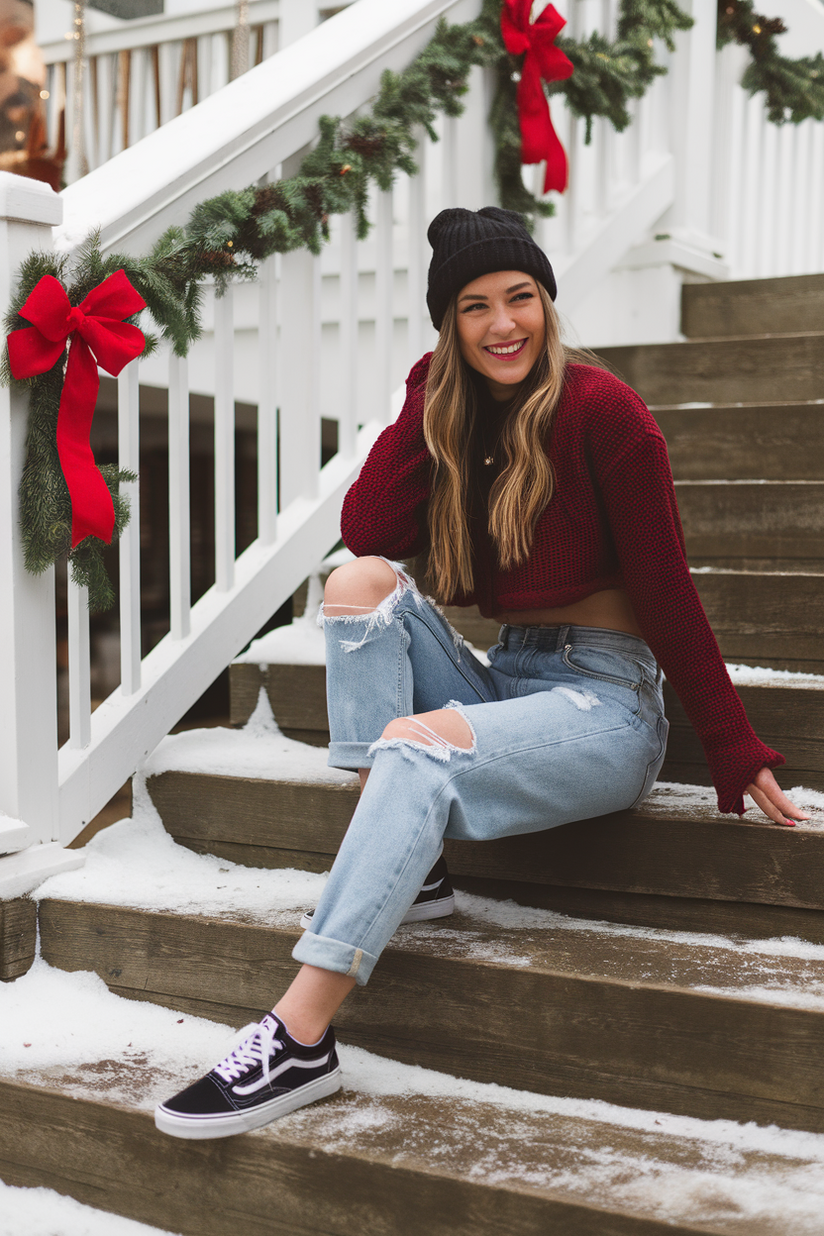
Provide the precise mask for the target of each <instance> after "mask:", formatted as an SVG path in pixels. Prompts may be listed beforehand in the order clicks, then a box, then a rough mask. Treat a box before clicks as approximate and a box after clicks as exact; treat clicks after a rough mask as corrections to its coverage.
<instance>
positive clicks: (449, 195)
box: [441, 116, 463, 208]
mask: <svg viewBox="0 0 824 1236" xmlns="http://www.w3.org/2000/svg"><path fill="white" fill-rule="evenodd" d="M441 177H442V180H441V191H442V193H443V206H444V208H445V207H447V206H462V205H463V203H462V202H459V201H458V127H457V120H456V118H455V117H454V116H444V118H443V136H442V138H441Z"/></svg>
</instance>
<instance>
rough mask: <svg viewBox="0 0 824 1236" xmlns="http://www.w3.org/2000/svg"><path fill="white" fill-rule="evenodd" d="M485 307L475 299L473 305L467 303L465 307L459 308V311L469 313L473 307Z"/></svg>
mask: <svg viewBox="0 0 824 1236" xmlns="http://www.w3.org/2000/svg"><path fill="white" fill-rule="evenodd" d="M485 308H486V305H485V303H484V302H483V301H480V300H479V301H476V302H475V304H474V305H467V306H466V308H465V309H462V310H461V313H471V312H472V310H473V309H485Z"/></svg>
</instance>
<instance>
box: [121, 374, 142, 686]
mask: <svg viewBox="0 0 824 1236" xmlns="http://www.w3.org/2000/svg"><path fill="white" fill-rule="evenodd" d="M138 383H139V372H138V362H137V361H132V363H131V364H130V365H127V366H126V368H125V369H124V370H123V372H122V373H121V374H120V376H119V377H118V379H117V443H118V463H119V464H120V467H121V468H126V469H128V470H129V471H131V472H137V471H138V470H139V468H140V413H139V385H138ZM120 488H121V493H123V494H124V495H125V496H126V497H127V498H128V499H129V505H130V507H131V519H130V520H129V523H128V526H127V527H126V529H125V530H124V532H123V534H122V536H121V538H120V689H121V691H122V692H123V694H124V695H134V693H135V691H139V690H140V487H139V484H138V482H137V481H127V482H124V483H123V484H122V485H121V487H120Z"/></svg>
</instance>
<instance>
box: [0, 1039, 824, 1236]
mask: <svg viewBox="0 0 824 1236" xmlns="http://www.w3.org/2000/svg"><path fill="white" fill-rule="evenodd" d="M342 1056H343V1061H344V1076H345V1077H346V1065H347V1055H346V1051H345V1049H344V1051H343V1052H342ZM350 1059H351V1057H350ZM112 1063H113V1062H111V1061H102V1062H98V1061H90V1062H89V1063H88V1064H87V1065H86V1066H85V1067H82V1068H80V1069H75V1070H72V1071H71V1072H69V1073H67V1074H66V1075H64V1076H63V1077H61V1078H60V1079H59V1089H57V1088H55V1081H56V1079H55V1078H54V1077H53V1076H51V1075H50V1074H49V1073H45V1074H44V1073H40V1074H36V1073H35V1074H32V1075H30V1076H29V1077H27V1078H26V1079H25V1080H22V1079H14V1078H2V1079H0V1094H1V1095H2V1102H3V1110H4V1120H3V1123H2V1130H1V1131H0V1157H2V1160H3V1163H4V1175H6V1176H7V1177H8V1179H9V1183H18V1184H29V1183H31V1181H32V1180H36V1181H37V1182H38V1183H42V1182H45V1183H47V1184H48V1185H51V1186H52V1187H56V1188H57V1189H58V1190H59V1191H61V1192H65V1193H69V1194H70V1195H72V1196H74V1197H76V1198H77V1199H78V1200H80V1201H83V1202H86V1203H90V1204H93V1205H95V1206H97V1207H102V1208H103V1209H107V1210H110V1211H114V1212H116V1213H120V1214H123V1215H126V1216H127V1217H130V1218H133V1219H136V1220H139V1221H141V1222H144V1223H154V1224H162V1225H163V1226H164V1227H165V1228H167V1229H168V1228H169V1227H170V1226H171V1227H173V1228H174V1230H176V1231H180V1232H183V1233H187V1234H188V1233H192V1234H195V1233H197V1234H198V1236H225V1233H226V1231H227V1227H226V1221H227V1216H229V1215H231V1217H232V1221H233V1223H234V1224H235V1225H237V1230H243V1231H244V1232H249V1233H261V1234H263V1233H267V1234H275V1236H277V1234H278V1233H289V1234H290V1236H294V1234H298V1236H300V1234H301V1233H305V1234H308V1233H315V1232H317V1233H320V1232H324V1233H327V1234H331V1233H335V1234H339V1236H360V1233H362V1232H364V1231H370V1232H376V1233H377V1232H388V1231H391V1232H393V1233H394V1234H397V1236H419V1233H420V1232H421V1231H423V1230H425V1231H427V1232H430V1233H432V1234H433V1236H455V1234H457V1236H499V1234H500V1233H502V1232H506V1233H507V1236H544V1233H546V1232H547V1231H561V1230H563V1232H564V1233H565V1234H567V1236H585V1234H586V1236H590V1234H591V1233H594V1232H597V1233H598V1236H665V1233H674V1234H675V1236H678V1234H679V1233H683V1234H685V1236H686V1234H687V1233H698V1232H703V1233H715V1234H716V1236H738V1234H739V1233H741V1232H743V1231H747V1232H748V1233H750V1234H751V1236H752V1234H754V1233H755V1234H757V1236H783V1234H784V1232H785V1231H786V1227H785V1226H784V1221H785V1218H786V1209H785V1207H786V1203H785V1202H783V1201H782V1202H779V1201H778V1200H777V1199H776V1200H775V1201H773V1202H762V1204H761V1205H760V1206H759V1208H758V1210H759V1213H757V1214H756V1215H753V1209H752V1206H751V1205H747V1204H746V1192H747V1188H748V1187H749V1188H751V1187H752V1185H753V1184H754V1183H756V1182H757V1184H758V1186H759V1187H760V1189H762V1190H763V1189H764V1188H765V1186H766V1187H767V1188H766V1194H765V1196H769V1194H770V1190H769V1185H770V1183H771V1182H772V1183H773V1184H774V1187H775V1189H776V1190H777V1191H779V1193H780V1192H781V1191H782V1190H785V1189H786V1188H787V1182H788V1178H789V1179H790V1180H792V1181H793V1183H794V1184H796V1186H797V1188H798V1190H799V1196H800V1197H802V1198H803V1199H804V1201H805V1202H806V1204H807V1205H808V1206H810V1207H811V1208H814V1206H815V1201H816V1196H815V1189H810V1188H809V1185H807V1186H806V1187H805V1181H804V1174H805V1172H806V1173H807V1174H809V1171H810V1166H811V1164H810V1163H809V1162H808V1161H807V1160H806V1159H805V1157H804V1156H803V1155H801V1156H799V1154H798V1150H797V1148H796V1147H794V1145H793V1144H792V1141H789V1144H788V1150H789V1153H788V1154H782V1153H781V1145H782V1143H781V1142H780V1141H778V1142H777V1148H776V1150H774V1151H772V1152H770V1151H765V1150H763V1149H760V1147H759V1146H758V1143H757V1140H756V1138H754V1137H753V1138H750V1140H751V1141H752V1143H753V1144H752V1145H751V1146H746V1140H747V1139H746V1134H745V1146H746V1148H745V1149H744V1150H743V1151H742V1149H741V1146H740V1135H737V1134H738V1131H737V1130H736V1129H734V1128H732V1129H730V1130H729V1131H728V1133H727V1136H726V1138H725V1137H724V1134H723V1133H721V1134H719V1130H717V1129H707V1130H706V1140H702V1137H701V1134H702V1133H703V1132H705V1130H704V1129H703V1128H702V1126H701V1125H700V1123H699V1122H697V1121H695V1122H684V1121H676V1120H673V1119H672V1118H671V1117H666V1116H664V1117H662V1118H660V1119H655V1118H654V1117H652V1116H648V1117H646V1118H643V1117H642V1118H640V1119H639V1118H638V1113H634V1112H626V1113H625V1112H622V1111H621V1110H620V1109H606V1108H599V1106H598V1105H597V1104H589V1105H580V1104H579V1105H576V1104H573V1103H569V1102H568V1101H564V1100H563V1099H562V1100H560V1101H558V1102H555V1103H553V1102H552V1101H549V1102H547V1103H545V1104H544V1105H543V1106H542V1105H541V1104H536V1105H535V1108H531V1107H530V1106H529V1103H528V1099H529V1096H524V1098H526V1099H527V1103H526V1104H525V1103H523V1101H521V1102H519V1100H521V1098H522V1096H519V1095H517V1094H513V1095H512V1097H511V1100H510V1102H511V1103H512V1106H507V1105H506V1102H489V1101H486V1102H485V1101H483V1098H480V1097H479V1098H478V1099H473V1098H469V1097H464V1096H463V1095H461V1094H454V1093H450V1092H447V1093H443V1094H439V1093H438V1090H437V1085H438V1083H437V1078H435V1079H434V1080H433V1085H432V1089H433V1091H434V1092H433V1093H411V1094H393V1093H377V1094H373V1093H369V1092H368V1091H367V1092H365V1093H364V1092H361V1091H359V1090H358V1089H357V1088H354V1089H352V1088H347V1089H345V1090H344V1091H342V1092H341V1093H339V1094H337V1095H335V1096H332V1097H331V1098H330V1099H328V1100H326V1101H324V1102H322V1103H317V1104H314V1105H312V1106H310V1107H307V1108H304V1109H302V1110H300V1111H298V1112H295V1113H293V1114H292V1115H291V1116H289V1117H286V1118H285V1119H282V1120H279V1121H277V1122H275V1123H274V1124H271V1125H269V1126H267V1127H266V1128H264V1129H260V1130H258V1131H256V1132H255V1133H251V1134H247V1135H245V1136H243V1137H239V1138H232V1139H229V1140H222V1141H216V1142H184V1141H179V1140H174V1139H171V1138H168V1137H164V1136H163V1135H161V1134H159V1133H157V1132H156V1131H155V1129H154V1124H153V1120H152V1116H151V1114H150V1112H149V1111H148V1110H146V1109H147V1107H151V1106H152V1105H153V1104H154V1102H156V1101H157V1100H158V1099H162V1098H165V1097H168V1093H169V1086H170V1085H171V1086H172V1088H174V1086H175V1085H179V1084H181V1079H180V1077H178V1078H177V1079H173V1078H172V1077H171V1076H170V1075H169V1074H168V1070H163V1071H154V1070H153V1069H152V1068H151V1067H150V1066H149V1064H148V1063H147V1064H144V1065H141V1064H139V1063H137V1062H134V1063H130V1064H129V1066H128V1084H129V1087H130V1089H131V1095H130V1097H129V1098H128V1099H126V1098H125V1097H124V1095H123V1093H122V1089H121V1086H120V1085H119V1084H118V1083H115V1085H110V1084H109V1079H110V1078H111V1075H112V1069H111V1065H112ZM363 1067H364V1066H363V1065H362V1066H361V1068H363ZM479 1089H480V1088H479ZM481 1094H483V1091H481ZM581 1108H583V1111H581ZM576 1109H577V1110H576ZM599 1116H600V1119H599V1118H598V1117H599ZM68 1128H71V1130H72V1135H71V1137H70V1138H68V1139H67V1138H65V1137H62V1136H61V1137H55V1136H54V1131H55V1129H60V1130H66V1129H68ZM790 1137H791V1135H790ZM733 1147H735V1150H734V1152H733V1159H734V1161H735V1167H734V1168H730V1167H728V1166H727V1162H728V1160H729V1156H730V1152H731V1151H732V1150H733ZM710 1186H711V1187H710ZM673 1192H675V1193H676V1194H677V1196H678V1197H679V1199H680V1198H683V1196H684V1193H687V1194H688V1195H689V1197H690V1204H689V1206H683V1205H682V1204H679V1203H676V1205H675V1206H673V1203H672V1196H673ZM796 1204H798V1199H797V1198H796ZM812 1213H813V1214H814V1213H815V1212H814V1209H813V1210H812ZM742 1223H743V1224H746V1226H742Z"/></svg>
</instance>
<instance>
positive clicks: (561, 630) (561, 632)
mask: <svg viewBox="0 0 824 1236" xmlns="http://www.w3.org/2000/svg"><path fill="white" fill-rule="evenodd" d="M568 634H569V627H568V626H566V627H558V647H557V649H556V651H560V650H561V649H562V648H565V647H566V642H567V635H568Z"/></svg>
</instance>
